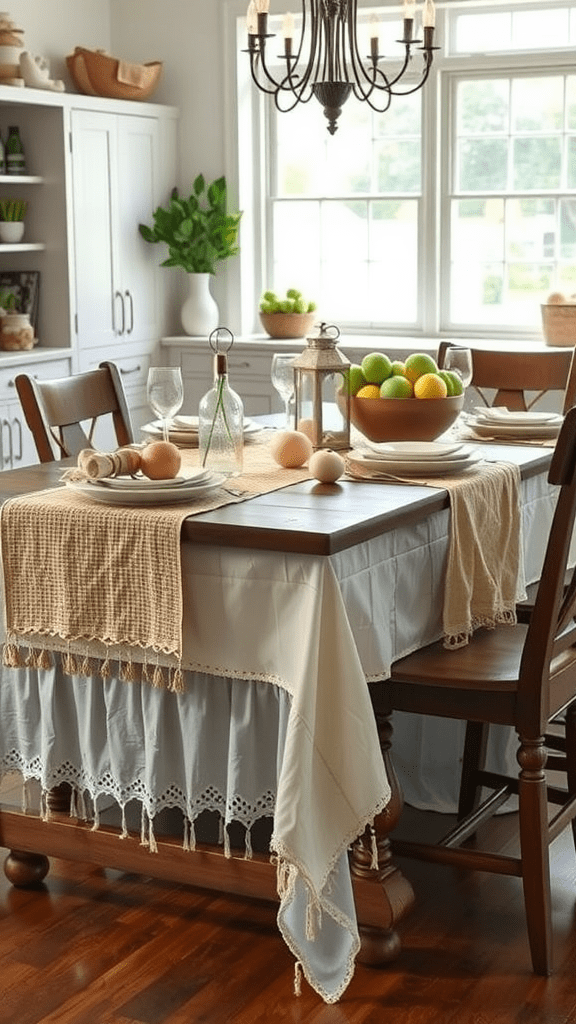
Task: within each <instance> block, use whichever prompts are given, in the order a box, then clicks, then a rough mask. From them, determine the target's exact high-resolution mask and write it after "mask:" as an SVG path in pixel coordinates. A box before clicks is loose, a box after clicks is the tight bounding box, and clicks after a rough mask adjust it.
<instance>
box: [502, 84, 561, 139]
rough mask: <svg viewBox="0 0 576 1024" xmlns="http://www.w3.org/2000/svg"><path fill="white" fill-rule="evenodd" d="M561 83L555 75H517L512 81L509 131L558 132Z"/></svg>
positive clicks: (559, 125)
mask: <svg viewBox="0 0 576 1024" xmlns="http://www.w3.org/2000/svg"><path fill="white" fill-rule="evenodd" d="M563 111H564V82H563V79H562V78H560V77H558V76H554V77H541V78H517V79H516V80H515V81H513V82H512V131H513V132H526V131H537V132H545V131H550V130H555V131H561V130H562V127H563V123H564V118H563Z"/></svg>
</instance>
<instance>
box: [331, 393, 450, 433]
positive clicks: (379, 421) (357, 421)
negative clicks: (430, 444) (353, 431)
mask: <svg viewBox="0 0 576 1024" xmlns="http://www.w3.org/2000/svg"><path fill="white" fill-rule="evenodd" d="M463 407H464V395H457V396H456V397H454V398H351V399H350V422H351V423H353V424H354V426H355V427H356V428H357V429H358V430H359V431H360V432H361V433H362V434H364V436H365V437H367V438H368V440H369V441H435V440H436V438H437V437H440V434H443V433H444V431H445V430H448V427H451V426H452V424H453V423H454V422H455V421H456V419H457V418H458V414H459V413H460V412H461V411H462V409H463Z"/></svg>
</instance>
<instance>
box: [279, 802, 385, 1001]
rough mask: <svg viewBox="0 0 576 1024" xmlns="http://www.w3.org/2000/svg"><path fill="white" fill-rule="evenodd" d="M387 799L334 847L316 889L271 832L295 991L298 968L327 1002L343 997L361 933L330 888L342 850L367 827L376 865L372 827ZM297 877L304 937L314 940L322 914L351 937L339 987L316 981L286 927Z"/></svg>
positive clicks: (281, 926) (282, 928)
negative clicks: (331, 988)
mask: <svg viewBox="0 0 576 1024" xmlns="http://www.w3.org/2000/svg"><path fill="white" fill-rule="evenodd" d="M387 803H388V800H387V799H382V800H380V801H378V803H377V804H376V805H375V807H374V808H373V809H372V811H371V812H370V813H369V814H367V815H366V816H365V818H364V820H363V821H361V822H360V823H359V828H358V830H355V831H354V833H350V834H349V835H348V836H346V837H345V838H344V839H343V841H342V844H341V846H340V848H339V849H338V850H336V851H335V852H334V854H333V856H332V858H331V860H330V862H329V864H328V867H327V871H326V874H325V876H324V878H323V879H322V882H321V885H320V886H319V887H318V888H316V886H315V885H314V883H313V881H312V879H311V878H310V876H309V874H308V872H307V870H306V867H305V865H304V864H302V863H301V862H300V861H299V860H298V859H297V858H295V856H294V854H293V852H292V851H291V850H290V849H289V847H288V846H287V845H286V844H285V843H284V842H283V841H282V840H280V839H279V838H278V836H277V835H276V833H275V832H273V833H272V838H271V840H270V849H271V851H272V853H273V855H274V859H275V860H276V872H277V886H276V887H277V891H278V895H279V897H280V909H279V911H278V917H277V920H278V927H279V929H280V932H281V934H282V937H283V939H284V941H285V943H286V945H287V946H288V948H289V949H290V950H291V952H292V953H293V955H294V957H295V958H296V964H295V969H294V994H295V995H300V970H301V971H302V972H303V974H304V977H305V978H306V980H307V981H308V983H309V984H310V985H311V986H312V987H313V988H314V990H315V991H316V992H318V994H319V995H320V996H321V997H322V999H323V1000H324V1002H326V1003H336V1002H338V1000H339V999H340V998H341V997H342V995H343V993H344V992H345V990H346V989H347V987H348V985H349V984H350V982H351V980H352V977H353V975H354V969H355V966H356V957H357V955H358V953H359V951H360V935H359V933H358V924H357V922H356V920H355V919H353V918H351V917H349V916H348V915H347V914H345V913H344V912H343V911H342V909H341V908H340V907H338V906H337V905H336V904H335V903H334V902H333V901H332V900H331V899H330V896H331V893H332V890H333V884H334V877H335V872H336V868H337V865H338V862H339V860H340V858H341V856H342V854H343V853H345V852H346V850H348V849H349V848H350V847H351V846H352V844H353V843H354V842H355V841H356V839H357V838H358V837H359V836H360V837H361V836H362V835H363V834H364V833H365V832H366V830H369V833H370V837H371V848H372V862H371V865H370V866H371V867H372V868H378V853H377V848H376V834H375V830H374V819H375V818H376V817H377V815H379V814H386V813H388V812H387ZM298 878H299V879H300V880H301V881H302V882H303V884H304V886H305V889H306V895H307V907H306V938H307V940H309V941H311V942H313V941H314V940H315V938H316V937H317V935H318V933H319V931H320V927H321V924H322V914H323V913H327V914H329V916H330V917H331V918H332V920H334V921H335V922H336V923H337V924H338V925H340V926H341V927H342V928H345V929H346V930H347V931H348V932H349V933H350V935H351V936H352V940H353V941H352V946H351V948H350V952H349V954H348V957H347V962H346V965H345V970H344V974H343V975H342V978H341V982H340V985H339V987H338V989H336V990H335V991H333V992H327V991H326V989H325V988H324V987H323V985H321V984H319V982H318V978H317V977H315V976H314V972H313V970H312V967H311V964H310V963H309V961H308V959H307V957H306V956H305V955H303V952H302V949H300V948H298V946H297V945H296V943H295V942H294V938H293V935H292V933H291V931H290V929H289V928H287V927H286V925H285V923H284V920H283V913H284V912H285V911H286V908H287V907H288V905H289V904H290V903H291V902H292V900H293V899H294V898H295V887H296V880H297V879H298Z"/></svg>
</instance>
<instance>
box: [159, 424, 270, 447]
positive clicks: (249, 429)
mask: <svg viewBox="0 0 576 1024" xmlns="http://www.w3.org/2000/svg"><path fill="white" fill-rule="evenodd" d="M187 419H190V420H195V421H196V424H197V423H198V417H197V416H190V417H187ZM140 429H141V430H142V431H143V433H145V434H148V435H149V436H150V437H153V438H155V439H156V438H162V437H163V436H164V435H163V432H162V424H161V422H160V420H153V421H152V422H151V423H145V424H144V426H143V427H141V428H140ZM261 430H262V427H261V426H260V424H259V423H255V422H254V420H244V437H245V438H250V437H252V435H253V434H258V433H260V431H261ZM168 437H169V439H170V440H171V441H172V442H173V443H174V444H177V445H180V446H181V447H183V448H184V447H188V448H197V447H198V426H197V425H196V427H188V428H182V427H180V428H177V429H174V427H169V429H168Z"/></svg>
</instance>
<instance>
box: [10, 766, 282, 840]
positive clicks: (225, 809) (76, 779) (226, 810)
mask: <svg viewBox="0 0 576 1024" xmlns="http://www.w3.org/2000/svg"><path fill="white" fill-rule="evenodd" d="M11 772H19V773H20V774H21V775H22V778H23V780H24V788H23V806H22V810H23V811H29V810H30V800H29V788H28V786H27V785H26V783H28V782H30V781H31V780H35V781H37V782H39V783H40V785H41V787H42V792H41V798H40V808H39V813H40V815H41V816H42V818H44V819H45V820H49V818H50V808H49V805H48V792H49V790H50V789H52V788H53V787H55V786H59V785H61V784H62V783H68V785H69V786H70V787H71V790H72V793H71V801H70V817H72V818H80V819H82V820H83V821H89V820H92V821H93V825H92V829H93V830H94V831H96V830H97V829H98V828H99V825H100V810H99V808H98V799H99V798H101V797H104V796H108V797H112V799H113V800H114V801H115V803H116V804H117V805H118V807H119V808H120V811H121V814H122V832H121V835H120V838H121V839H126V838H128V836H129V833H128V828H127V824H126V807H127V805H128V804H129V803H130V802H131V801H132V800H137V801H138V802H139V803H140V804H141V808H142V820H141V828H140V841H141V843H142V845H144V846H149V848H150V851H151V852H157V845H156V840H155V836H154V819H155V817H156V816H157V815H158V814H159V813H160V811H163V810H166V809H174V808H176V809H178V810H180V811H181V812H182V815H183V817H184V833H183V839H182V845H183V847H184V849H185V850H192V851H193V850H195V849H196V834H195V828H194V823H195V821H196V819H197V818H198V817H199V815H200V814H202V813H203V812H204V811H211V812H216V813H217V814H219V816H220V836H219V842H220V844H221V845H222V846H223V848H224V856H225V857H231V856H232V851H231V847H230V837H229V834H228V828H227V826H228V825H229V824H230V823H231V822H233V821H236V822H239V823H240V824H241V825H243V826H244V829H245V857H246V858H248V859H250V858H251V857H252V841H251V829H252V827H253V825H254V824H255V823H256V822H257V821H258V820H260V819H261V818H268V817H269V818H272V817H273V816H274V808H275V805H276V795H275V794H274V793H272V792H271V791H270V790H268V791H266V792H264V793H261V794H260V796H259V797H258V798H256V799H255V800H247V799H246V798H245V797H243V796H241V795H240V794H239V793H233V794H231V795H230V796H229V797H228V798H227V797H226V796H225V795H224V794H223V793H221V792H220V791H219V790H218V789H217V788H216V787H215V786H208V787H207V788H206V789H204V790H203V791H202V792H201V793H199V794H197V795H196V796H195V797H194V799H192V800H189V799H188V798H187V796H186V794H185V793H184V791H183V790H182V789H181V788H180V787H179V786H177V785H175V784H172V785H171V786H169V787H168V788H167V789H165V790H164V792H163V793H161V794H159V795H153V794H152V793H151V792H150V790H149V789H147V787H146V785H145V784H144V783H143V782H142V781H141V780H140V779H138V780H136V781H134V782H132V783H131V784H130V785H129V786H120V785H119V784H118V782H117V781H116V780H115V779H114V777H113V776H112V774H111V773H110V772H103V773H102V775H99V776H98V777H97V778H96V777H95V776H92V775H89V774H88V773H87V772H86V771H84V770H83V769H82V768H78V767H77V766H75V765H73V764H71V763H70V762H66V763H64V764H61V765H58V767H57V768H52V769H51V770H50V771H48V772H47V771H46V770H45V766H44V764H43V762H42V759H41V758H39V757H35V758H33V759H32V760H27V759H26V758H24V757H23V756H22V754H21V753H20V752H19V751H17V750H12V751H10V752H8V753H7V754H6V755H5V757H4V758H3V759H2V761H1V762H0V779H2V778H3V776H4V775H8V774H10V773H11ZM87 796H88V799H89V802H90V806H89V805H88V800H87V799H86V797H87Z"/></svg>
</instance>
